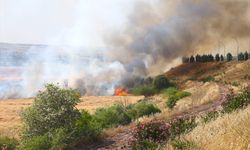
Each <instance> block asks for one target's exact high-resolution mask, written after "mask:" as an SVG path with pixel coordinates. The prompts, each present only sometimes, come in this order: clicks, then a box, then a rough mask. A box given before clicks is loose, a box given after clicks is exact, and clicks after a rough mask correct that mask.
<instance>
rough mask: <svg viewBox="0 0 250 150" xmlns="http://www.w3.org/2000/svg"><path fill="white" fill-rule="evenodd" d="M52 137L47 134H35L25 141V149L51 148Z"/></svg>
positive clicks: (43, 149) (40, 149)
mask: <svg viewBox="0 0 250 150" xmlns="http://www.w3.org/2000/svg"><path fill="white" fill-rule="evenodd" d="M51 146H52V144H51V139H50V138H49V136H48V135H47V134H45V135H42V136H34V137H32V138H30V139H29V140H27V141H25V143H24V144H23V146H22V149H24V150H49V149H50V148H51Z"/></svg>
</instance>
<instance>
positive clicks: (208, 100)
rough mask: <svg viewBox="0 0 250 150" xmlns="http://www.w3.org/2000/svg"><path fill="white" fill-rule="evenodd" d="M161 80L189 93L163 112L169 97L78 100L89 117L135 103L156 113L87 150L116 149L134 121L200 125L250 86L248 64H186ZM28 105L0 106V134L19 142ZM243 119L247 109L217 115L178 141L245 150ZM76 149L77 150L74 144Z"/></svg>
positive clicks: (27, 101)
mask: <svg viewBox="0 0 250 150" xmlns="http://www.w3.org/2000/svg"><path fill="white" fill-rule="evenodd" d="M165 75H166V76H167V77H168V78H169V79H171V80H172V81H174V82H175V83H177V85H178V87H180V90H181V91H185V92H188V93H190V95H187V96H185V97H182V98H180V99H179V100H178V101H177V102H176V104H175V105H174V107H173V108H171V109H170V108H168V107H166V101H167V100H168V98H169V96H168V97H165V96H164V93H159V94H157V95H154V96H151V97H146V98H144V96H125V97H119V96H109V97H95V96H91V97H82V98H81V102H80V103H79V104H78V105H77V108H78V109H80V110H82V109H84V110H87V111H89V112H90V113H91V114H93V113H94V112H95V110H96V109H97V108H100V107H105V108H107V107H109V106H112V105H113V104H116V103H120V104H123V105H125V106H127V105H128V104H136V103H138V102H139V101H145V102H149V103H152V104H154V105H155V106H157V107H158V108H159V109H160V110H161V113H157V114H155V115H150V116H144V117H140V118H138V119H136V120H135V121H133V122H131V123H130V124H128V125H123V126H118V127H112V128H107V129H104V131H103V135H102V137H103V139H102V141H101V142H96V143H94V145H91V146H90V147H88V148H87V149H100V150H102V149H119V148H121V147H122V146H124V145H126V144H127V143H128V142H129V139H130V138H131V137H132V135H133V134H132V133H133V131H131V130H133V129H134V128H135V127H136V124H137V123H138V122H141V123H147V122H150V121H152V120H164V121H170V120H172V119H176V118H187V117H196V122H200V119H199V118H200V117H201V116H203V115H204V114H207V113H209V112H213V111H220V110H221V109H222V106H221V105H222V104H223V102H225V101H226V100H227V95H228V94H229V93H230V91H231V89H232V91H233V92H234V93H235V94H237V93H238V92H239V91H240V90H241V89H242V88H243V87H246V86H247V85H250V61H242V62H236V61H232V62H220V63H217V62H212V63H192V64H191V63H187V64H181V65H179V66H177V67H175V68H172V69H171V70H169V71H168V72H166V74H165ZM31 103H32V99H15V100H4V101H0V134H1V135H4V136H9V137H16V138H19V133H20V130H21V127H22V123H21V120H20V117H19V113H20V111H21V110H22V109H23V108H26V107H28V106H30V105H31ZM248 118H250V114H249V106H248V107H247V108H245V109H239V110H238V111H235V112H233V113H229V114H226V115H221V116H219V117H218V118H216V119H215V120H213V121H211V122H208V123H206V124H202V123H198V125H197V126H196V127H195V128H194V129H193V130H192V131H191V132H189V133H183V134H182V135H181V138H184V139H186V140H189V141H191V142H192V144H193V145H195V147H196V149H211V150H212V149H214V148H215V149H227V150H235V149H239V150H245V149H248V148H249V145H248V143H250V138H249V134H250V133H249V130H248V129H249V128H250V122H249V121H250V120H249V119H248ZM171 142H172V141H168V142H167V143H165V144H163V145H161V149H173V147H172V144H171ZM79 146H80V148H79ZM197 147H198V148H197ZM78 148H79V149H82V148H83V147H82V145H78V146H77V149H78ZM83 149H84V148H83Z"/></svg>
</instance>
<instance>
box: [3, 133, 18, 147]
mask: <svg viewBox="0 0 250 150" xmlns="http://www.w3.org/2000/svg"><path fill="white" fill-rule="evenodd" d="M17 145H18V142H17V140H16V139H14V138H9V137H2V136H1V137H0V148H2V149H4V148H6V149H7V150H15V149H16V146H17Z"/></svg>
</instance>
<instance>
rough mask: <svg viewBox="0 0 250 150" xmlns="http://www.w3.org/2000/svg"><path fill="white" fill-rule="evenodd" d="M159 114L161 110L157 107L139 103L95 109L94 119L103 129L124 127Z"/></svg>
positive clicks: (143, 102) (142, 102)
mask: <svg viewBox="0 0 250 150" xmlns="http://www.w3.org/2000/svg"><path fill="white" fill-rule="evenodd" d="M160 112H161V110H160V109H159V108H158V107H157V106H155V105H153V104H151V103H148V102H145V101H141V102H138V103H136V104H131V105H128V106H127V107H125V106H123V105H121V104H115V105H113V106H111V107H107V108H100V109H97V111H96V113H95V114H94V118H95V119H96V120H97V122H99V123H100V124H101V126H102V127H103V128H110V127H117V126H119V125H126V124H129V123H130V122H131V121H132V120H135V119H137V118H140V117H142V116H149V115H152V114H155V113H160Z"/></svg>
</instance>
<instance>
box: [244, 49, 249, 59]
mask: <svg viewBox="0 0 250 150" xmlns="http://www.w3.org/2000/svg"><path fill="white" fill-rule="evenodd" d="M248 59H249V57H248V53H247V51H246V52H245V53H244V60H248Z"/></svg>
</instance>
